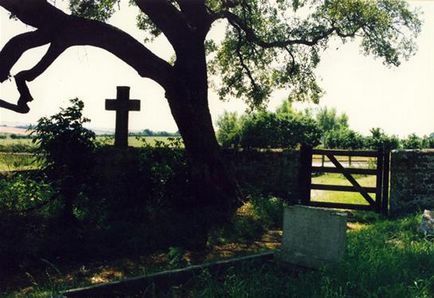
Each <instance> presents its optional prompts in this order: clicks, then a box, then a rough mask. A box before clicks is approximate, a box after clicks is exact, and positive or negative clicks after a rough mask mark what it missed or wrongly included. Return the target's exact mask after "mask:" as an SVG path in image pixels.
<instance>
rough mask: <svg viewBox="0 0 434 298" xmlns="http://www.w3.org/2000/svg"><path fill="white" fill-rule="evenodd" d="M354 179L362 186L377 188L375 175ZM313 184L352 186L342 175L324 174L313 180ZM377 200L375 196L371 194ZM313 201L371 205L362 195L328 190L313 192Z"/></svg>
mask: <svg viewBox="0 0 434 298" xmlns="http://www.w3.org/2000/svg"><path fill="white" fill-rule="evenodd" d="M354 178H355V179H356V180H357V182H358V183H359V184H360V185H361V186H367V187H375V184H376V177H375V176H373V175H369V176H362V175H354ZM312 183H315V184H333V185H348V186H349V185H351V183H350V182H349V181H348V180H347V179H346V178H345V177H344V176H343V175H342V174H324V175H321V176H316V177H313V178H312ZM370 195H371V196H372V198H373V199H374V200H375V194H373V193H372V194H370ZM311 197H312V201H315V202H333V203H347V204H362V205H369V203H368V202H367V201H366V200H365V199H364V198H363V196H362V195H361V194H360V193H354V192H338V191H328V190H327V191H326V190H312V191H311Z"/></svg>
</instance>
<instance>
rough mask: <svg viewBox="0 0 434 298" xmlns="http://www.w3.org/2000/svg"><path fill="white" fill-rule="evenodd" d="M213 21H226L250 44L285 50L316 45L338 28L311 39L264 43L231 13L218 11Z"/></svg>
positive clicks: (330, 29)
mask: <svg viewBox="0 0 434 298" xmlns="http://www.w3.org/2000/svg"><path fill="white" fill-rule="evenodd" d="M212 18H213V20H214V21H215V20H218V19H227V20H228V22H229V23H230V24H231V25H232V26H234V27H236V28H239V29H241V30H242V31H243V32H244V34H245V38H246V40H247V41H249V42H252V43H254V44H256V45H258V46H260V47H263V48H285V47H287V46H291V45H297V44H299V45H306V46H313V45H316V44H317V43H318V42H319V41H320V40H322V39H325V38H327V37H328V36H330V35H331V34H333V33H335V32H337V31H338V30H339V28H337V27H331V28H329V29H327V30H324V31H321V32H320V33H318V35H316V36H315V37H313V38H312V39H310V40H308V39H302V38H300V39H286V40H275V41H265V40H262V39H261V38H260V37H259V36H258V35H257V34H256V33H255V31H254V30H253V29H252V28H250V27H249V26H248V25H247V24H246V23H245V22H244V21H243V20H242V19H241V18H240V17H239V16H237V15H236V14H233V13H231V12H230V11H220V12H217V13H215V14H214V15H213V16H212Z"/></svg>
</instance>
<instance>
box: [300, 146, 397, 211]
mask: <svg viewBox="0 0 434 298" xmlns="http://www.w3.org/2000/svg"><path fill="white" fill-rule="evenodd" d="M313 155H323V156H327V157H328V159H329V160H330V162H331V163H332V164H333V165H334V167H330V166H313V165H312V160H313ZM336 156H348V157H353V156H358V157H372V158H376V168H375V169H368V168H348V167H344V166H343V165H342V164H341V163H340V162H339V160H338V159H337V158H336ZM300 159H301V171H300V176H299V178H300V181H299V182H300V185H301V196H302V199H301V202H302V204H304V205H309V206H318V207H329V208H344V209H356V210H374V211H377V212H381V213H385V214H387V212H388V205H389V152H388V151H384V150H378V151H366V150H325V149H312V147H309V146H302V148H301V158H300ZM312 173H338V174H342V175H344V177H345V178H346V179H347V180H348V181H349V182H350V183H351V186H343V185H334V184H313V183H312ZM353 174H361V175H375V176H376V185H375V187H364V186H361V185H360V184H359V183H358V182H357V180H356V179H355V178H354V177H353V176H352V175H353ZM312 189H316V190H329V191H344V192H358V193H360V194H361V195H362V196H363V198H364V199H365V200H366V201H367V202H368V203H369V204H368V205H362V204H346V203H333V202H315V201H312V200H311V190H312ZM373 193H374V194H375V197H372V196H371V194H373Z"/></svg>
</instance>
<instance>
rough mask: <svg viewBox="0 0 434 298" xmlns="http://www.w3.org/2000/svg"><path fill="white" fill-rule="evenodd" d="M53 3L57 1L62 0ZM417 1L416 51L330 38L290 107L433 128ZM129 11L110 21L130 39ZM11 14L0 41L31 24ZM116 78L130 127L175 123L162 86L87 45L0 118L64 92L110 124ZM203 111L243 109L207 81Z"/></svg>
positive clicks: (19, 120) (24, 65)
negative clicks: (314, 96)
mask: <svg viewBox="0 0 434 298" xmlns="http://www.w3.org/2000/svg"><path fill="white" fill-rule="evenodd" d="M56 4H57V5H58V6H59V5H60V6H62V5H64V4H62V1H57V2H56ZM411 6H412V7H420V8H421V11H422V12H423V14H422V19H423V26H422V32H421V34H420V35H419V37H418V39H417V45H418V52H417V53H416V55H415V56H413V57H411V58H410V60H409V61H403V63H402V64H401V66H399V67H398V68H396V67H387V66H385V65H383V63H382V61H381V60H379V59H374V58H372V57H369V56H364V55H363V54H361V52H360V49H359V47H358V45H357V42H354V43H346V44H345V45H342V44H341V43H332V44H331V45H330V47H329V49H328V50H327V51H326V52H324V53H323V55H322V56H321V63H320V65H319V67H318V69H317V72H316V73H317V75H318V77H319V78H320V81H319V82H320V85H321V86H322V88H323V89H324V90H325V92H326V93H325V95H324V96H323V97H322V98H321V100H320V104H319V105H314V104H296V105H295V106H296V108H298V109H303V108H305V107H310V108H314V109H318V108H320V107H324V106H327V107H330V108H336V110H337V111H338V113H346V114H347V115H348V117H349V124H350V127H351V128H352V129H354V130H356V131H359V132H361V133H362V134H365V135H366V134H368V133H369V130H370V129H371V128H373V127H380V128H382V129H384V131H385V132H386V133H388V134H396V135H399V136H400V137H405V136H407V135H408V134H410V133H416V134H418V135H420V136H423V135H427V134H430V133H432V132H434V1H431V0H419V1H418V0H416V1H411ZM135 15H136V12H135V11H134V9H132V8H128V6H127V5H125V1H124V4H122V6H121V10H120V11H119V12H118V13H116V14H115V15H114V16H113V17H112V18H111V19H110V23H111V24H113V25H115V26H117V27H120V28H121V29H123V30H125V31H127V32H128V33H130V34H131V35H132V36H133V37H135V38H137V39H138V40H143V39H144V38H145V34H144V33H143V32H141V31H140V30H138V29H137V28H136V26H135ZM222 28H223V26H216V28H215V29H214V30H213V31H212V32H211V33H210V36H215V37H217V38H218V36H221V31H222ZM31 30H33V28H31V27H28V26H26V25H24V24H22V23H20V22H18V21H12V20H10V19H9V16H8V13H7V12H6V11H5V10H4V9H3V8H0V48H2V47H3V46H4V45H5V43H6V42H7V41H8V40H9V39H10V38H11V37H13V36H15V35H17V34H19V33H22V32H25V31H31ZM149 47H150V49H151V50H152V51H154V52H155V53H156V54H157V55H159V56H160V57H162V58H164V59H170V58H171V56H172V55H173V50H172V48H171V47H170V45H169V44H168V42H167V41H166V40H165V39H164V38H158V39H157V40H156V41H155V42H154V43H152V44H150V45H149ZM46 49H47V47H46V46H45V47H40V48H36V49H33V50H30V51H28V52H26V53H25V54H24V55H23V56H22V57H21V59H20V60H19V61H18V63H17V64H16V65H15V66H14V68H13V69H12V72H11V73H12V75H14V74H16V73H18V72H19V71H21V70H25V69H28V68H31V67H32V66H33V65H34V64H36V63H37V62H38V61H39V58H40V57H41V56H42V55H43V53H44V52H45V51H46ZM116 86H130V87H131V95H130V96H131V98H133V99H140V100H141V111H140V112H131V113H130V123H129V127H130V130H131V131H138V130H143V129H145V128H148V129H152V130H166V131H172V132H173V131H176V130H177V127H176V124H175V122H174V120H173V118H172V115H171V113H170V110H169V106H168V104H167V101H166V99H165V98H164V91H163V89H162V88H161V87H160V86H159V85H158V84H156V83H154V82H153V81H151V80H149V79H143V78H141V77H139V76H138V74H137V73H136V72H135V71H134V70H133V69H132V68H130V67H129V66H128V65H126V64H125V63H123V62H122V61H120V60H119V59H117V58H116V57H114V56H113V55H111V54H110V53H108V52H105V51H104V50H101V49H96V48H92V47H73V48H70V49H68V50H67V51H66V52H64V53H63V54H62V55H61V56H60V57H59V58H58V59H57V60H56V62H55V63H53V64H52V65H51V66H50V67H49V68H48V69H47V70H46V71H45V72H44V73H43V74H42V75H41V76H39V77H38V78H37V79H35V80H34V81H33V82H31V83H29V87H30V89H31V92H32V94H33V98H34V101H32V102H31V103H30V104H29V106H30V109H31V110H30V112H29V113H27V114H17V113H15V112H12V111H9V110H6V109H0V124H7V125H13V124H27V123H35V122H36V121H37V119H39V118H40V117H43V116H49V115H53V114H55V113H57V112H58V111H59V107H65V106H67V105H68V100H69V99H71V98H76V97H78V98H80V99H81V100H83V101H84V103H85V110H84V114H85V116H86V117H88V118H90V119H91V123H90V127H93V128H97V129H114V123H115V112H113V111H105V109H104V105H105V99H112V98H115V97H116ZM0 98H1V99H3V100H7V101H10V102H16V100H17V98H18V92H17V91H16V87H15V83H14V82H13V81H6V82H4V83H3V84H1V85H0ZM285 98H286V93H285V91H284V90H280V91H277V92H275V93H274V94H273V96H272V98H271V100H270V103H269V107H268V109H269V110H274V109H275V108H276V107H277V106H279V105H280V104H281V103H282V101H283V100H284V99H285ZM209 99H210V100H209V101H210V102H209V105H210V111H211V114H212V117H213V121H214V122H216V120H217V119H218V117H219V116H220V115H222V114H223V112H224V111H236V112H238V113H239V114H241V113H243V112H244V111H245V110H246V105H245V104H244V103H243V102H241V101H240V100H238V99H233V100H230V101H229V102H222V101H220V100H219V99H218V97H217V95H216V94H215V92H213V91H212V90H211V89H210V93H209Z"/></svg>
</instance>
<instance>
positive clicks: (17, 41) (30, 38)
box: [0, 30, 50, 83]
mask: <svg viewBox="0 0 434 298" xmlns="http://www.w3.org/2000/svg"><path fill="white" fill-rule="evenodd" d="M49 42H50V39H49V38H48V37H47V35H46V34H44V33H43V32H41V31H40V30H36V31H32V32H27V33H23V34H20V35H17V36H15V37H13V38H11V40H9V41H8V42H7V43H6V45H5V46H4V47H3V49H2V50H1V51H0V83H3V82H4V81H5V80H7V79H8V78H9V76H10V71H11V69H12V67H13V66H14V65H15V63H16V62H17V61H18V59H20V57H21V55H22V54H24V52H26V51H27V50H29V49H32V48H35V47H39V46H42V45H45V44H47V43H49Z"/></svg>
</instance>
